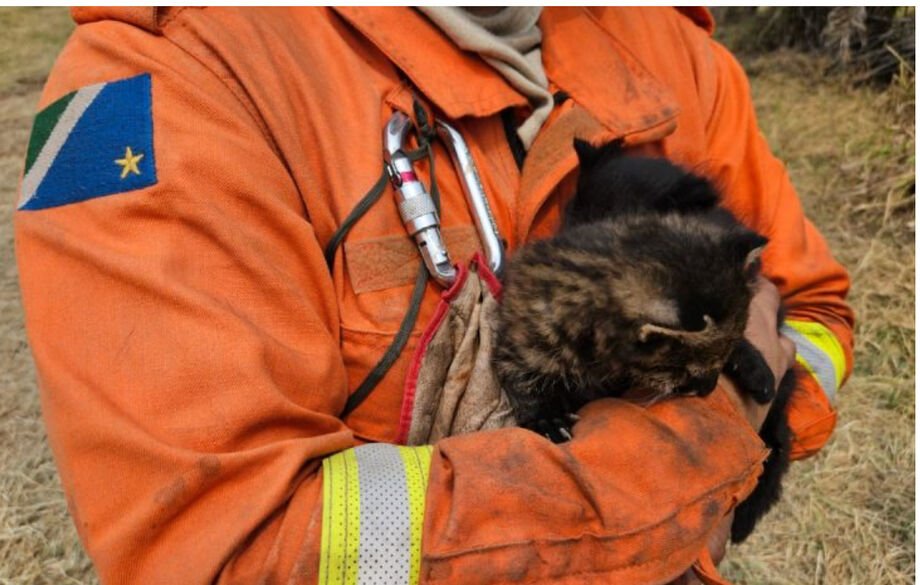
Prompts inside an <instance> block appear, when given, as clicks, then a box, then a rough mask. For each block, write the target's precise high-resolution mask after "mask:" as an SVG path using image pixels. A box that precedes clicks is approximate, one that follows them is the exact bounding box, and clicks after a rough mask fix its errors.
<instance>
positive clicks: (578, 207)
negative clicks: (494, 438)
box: [495, 141, 794, 542]
mask: <svg viewBox="0 0 920 585" xmlns="http://www.w3.org/2000/svg"><path fill="white" fill-rule="evenodd" d="M575 147H576V150H577V151H578V154H579V158H580V161H581V174H580V176H579V184H578V190H577V194H576V197H575V198H574V199H573V202H572V203H571V204H570V206H569V208H568V210H567V213H566V219H565V224H564V226H563V229H562V231H561V232H560V234H559V235H557V236H556V237H554V238H552V239H550V240H544V241H542V242H536V243H534V244H531V245H530V246H527V247H525V248H524V249H522V250H521V251H520V252H519V253H518V254H517V255H516V256H515V258H513V259H512V262H511V265H510V266H509V269H508V277H507V280H506V283H505V291H504V294H503V301H502V310H501V317H500V323H499V328H498V332H497V335H498V338H499V341H498V343H496V355H495V365H496V371H497V373H498V376H499V379H500V381H501V383H502V386H503V387H504V388H505V389H506V391H507V392H508V394H509V397H510V399H511V402H512V406H513V407H514V409H515V414H516V416H517V418H518V422H519V424H521V426H524V427H526V428H531V429H533V430H537V431H538V432H543V433H547V434H549V435H550V436H551V437H552V438H554V439H556V440H561V439H562V438H563V436H564V434H567V433H566V430H565V429H562V430H561V431H558V432H557V431H556V430H555V429H556V428H557V427H559V426H563V427H564V426H565V423H564V422H563V423H562V424H561V425H560V420H564V419H565V415H566V414H567V413H572V412H574V411H575V410H577V409H578V408H580V407H581V406H582V405H584V404H585V403H587V402H589V401H591V400H594V399H596V398H600V397H603V396H617V395H618V394H620V393H622V392H624V391H625V390H627V389H630V388H644V389H647V390H651V391H652V392H654V393H655V395H657V396H659V397H663V396H667V395H669V394H672V393H685V394H698V395H703V394H707V393H708V392H710V391H712V389H713V388H714V386H715V383H716V378H717V376H718V374H719V373H720V372H721V371H722V369H723V367H724V366H725V365H726V364H727V363H728V364H729V368H728V370H729V371H730V372H732V373H733V375H734V376H735V377H736V378H737V379H738V381H739V384H740V385H741V387H742V388H744V389H746V390H748V391H749V392H750V393H751V394H752V396H754V397H755V398H757V399H758V400H760V401H761V402H767V401H769V400H770V399H771V398H773V388H774V379H773V376H772V373H771V372H770V369H769V367H767V365H766V363H765V362H764V360H763V358H762V357H761V356H760V354H759V352H757V350H756V349H755V348H754V347H753V346H751V345H750V344H747V343H746V342H743V333H744V327H745V324H746V322H747V315H748V305H749V304H750V300H751V296H752V289H751V286H752V284H753V281H754V279H755V278H756V276H757V274H758V272H759V252H760V249H761V248H762V247H763V246H764V244H766V239H765V238H763V237H762V236H760V235H758V234H756V233H754V232H752V231H750V230H748V229H746V228H745V227H744V226H742V225H741V224H740V223H739V222H738V221H737V220H736V219H735V218H734V216H732V215H731V214H730V213H729V212H728V211H726V210H724V209H722V208H720V207H718V201H719V195H718V193H717V192H716V190H715V189H714V188H713V186H712V185H711V184H710V183H709V182H708V181H707V180H705V179H703V178H701V177H698V176H696V175H693V174H691V173H688V172H686V171H684V170H683V169H681V168H680V167H677V166H675V165H673V164H671V163H669V162H668V161H666V160H663V159H650V158H624V157H620V156H619V155H620V151H619V150H620V149H619V146H617V145H616V144H612V145H608V146H606V147H603V148H600V149H598V148H594V147H592V146H590V145H588V144H587V143H583V142H579V141H576V144H575ZM784 382H785V380H784ZM783 386H784V387H785V386H788V387H789V388H788V389H787V390H786V391H785V395H784V396H783V397H782V400H779V399H778V400H777V402H781V401H782V402H783V405H782V406H781V407H777V405H776V403H775V404H774V408H773V411H771V415H770V416H771V417H772V419H771V418H768V421H767V424H765V425H764V431H762V433H761V434H762V436H764V435H766V436H764V440H765V441H766V442H767V443H768V444H769V445H770V446H771V447H773V448H774V454H772V455H771V459H774V461H773V463H772V465H771V461H770V460H768V461H767V467H768V469H766V470H765V473H764V479H763V480H761V482H760V483H759V484H758V487H757V489H756V490H755V492H754V494H752V496H751V497H750V498H749V499H748V500H747V501H746V502H745V503H743V504H742V505H741V506H739V508H738V511H737V512H736V521H735V524H734V525H733V530H732V534H733V540H735V541H736V542H738V541H740V540H743V538H745V537H746V536H747V534H749V533H750V531H751V530H752V529H753V526H754V524H755V523H756V521H757V520H758V519H759V517H760V516H762V515H763V513H765V512H766V509H768V508H769V507H770V506H771V505H772V504H773V502H775V501H776V499H778V497H779V482H780V479H781V477H782V474H783V473H784V472H785V468H786V466H787V465H788V450H789V447H788V444H789V437H788V435H789V431H788V426H786V418H785V414H784V408H785V402H786V401H787V400H788V394H789V392H790V391H791V387H792V386H794V383H790V384H788V385H787V384H785V383H784V384H783ZM768 425H769V426H770V428H768ZM558 433H563V434H562V435H560V434H558Z"/></svg>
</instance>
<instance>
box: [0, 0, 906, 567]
mask: <svg viewBox="0 0 920 585" xmlns="http://www.w3.org/2000/svg"><path fill="white" fill-rule="evenodd" d="M70 28H71V24H70V23H69V20H68V16H67V13H66V11H65V10H63V9H59V8H45V9H6V8H4V9H0V30H2V31H3V34H2V35H0V396H2V400H0V585H12V584H17V585H26V584H28V585H32V584H46V583H47V584H66V583H71V584H90V583H96V580H95V578H94V576H93V573H92V569H91V566H90V564H89V562H88V560H87V559H86V557H85V555H84V554H83V553H82V551H81V549H80V545H79V543H78V541H77V540H76V535H75V531H74V530H73V527H72V525H71V522H70V519H69V517H68V515H67V510H66V506H65V504H64V498H63V495H62V493H61V489H60V486H59V484H58V480H57V475H56V472H55V468H54V463H53V461H52V459H51V455H50V452H49V450H48V447H47V444H46V440H45V437H44V433H43V430H42V424H41V420H40V410H39V402H38V398H37V392H36V389H35V381H34V371H33V368H32V364H31V358H30V356H29V351H28V347H27V344H26V336H25V333H24V331H23V326H22V316H21V307H20V302H19V296H18V289H17V284H16V267H15V263H14V261H13V236H12V230H11V227H10V224H11V216H12V213H13V208H14V201H15V190H16V183H17V177H18V175H19V172H20V168H21V165H22V160H23V157H24V153H25V146H26V141H27V139H28V133H29V127H30V124H31V120H32V116H33V115H34V108H35V104H36V101H37V99H38V95H39V91H40V88H41V85H42V80H43V79H44V76H45V75H46V74H47V71H48V69H49V68H50V66H51V63H52V62H53V59H54V56H55V54H56V52H57V51H58V49H59V48H60V46H61V44H62V43H63V41H64V39H65V38H66V36H67V34H68V32H69V30H70ZM744 61H745V65H746V67H747V68H748V70H749V72H750V74H751V78H752V79H751V81H752V85H753V92H754V96H755V100H756V103H757V107H758V111H759V114H760V120H761V125H762V127H763V131H764V133H765V135H766V136H767V138H768V139H769V141H770V143H771V144H772V145H773V147H774V149H775V151H776V152H777V154H778V155H779V156H780V157H781V158H783V159H784V160H786V161H787V163H788V166H789V170H790V172H791V174H792V177H793V180H794V181H795V183H796V185H797V186H798V189H799V192H800V193H801V196H802V199H803V201H804V204H805V207H806V209H807V211H808V213H809V215H810V216H811V217H812V218H813V221H814V222H815V223H816V224H817V225H818V226H819V227H820V228H821V229H822V230H823V232H824V233H825V235H826V236H827V238H828V240H829V241H830V243H831V246H832V248H833V249H834V250H835V251H836V253H837V255H838V257H839V258H840V259H841V260H842V261H843V262H844V263H845V264H846V265H847V267H848V268H849V269H850V271H851V273H852V275H853V290H852V293H851V300H852V303H853V305H854V307H855V308H856V311H857V315H858V319H859V326H858V332H857V339H858V344H857V353H856V370H855V373H854V375H853V377H852V378H851V380H850V381H849V383H848V385H847V386H846V388H845V389H844V390H843V391H842V392H841V393H840V402H839V407H840V423H839V426H838V429H837V432H836V434H835V436H834V438H833V440H832V441H831V443H830V444H829V445H828V447H827V448H826V449H825V450H824V451H823V452H822V453H821V454H820V455H818V456H817V457H815V458H813V459H811V460H809V461H806V462H802V463H798V464H796V465H795V466H794V467H793V469H792V471H791V473H790V477H789V479H788V481H787V484H786V485H787V489H786V498H785V500H784V502H783V503H782V504H781V505H780V506H779V507H778V509H777V510H776V511H775V512H774V513H773V514H771V516H770V517H769V518H768V519H767V520H765V521H764V523H763V524H762V525H761V528H760V529H759V530H758V532H757V533H756V535H755V536H754V537H753V538H752V539H751V540H750V541H749V542H748V543H746V544H745V545H744V546H742V547H739V548H733V549H731V550H730V552H729V557H728V560H727V561H726V565H725V571H726V573H727V575H728V576H730V577H732V578H734V579H735V581H736V582H737V583H744V584H747V585H761V584H767V585H770V584H776V585H779V584H796V585H799V584H829V585H837V584H877V585H882V584H902V583H903V584H906V583H913V582H914V563H915V559H914V528H915V525H914V229H915V226H914V197H913V181H914V174H913V169H914V125H913V119H914V87H913V81H912V80H911V81H910V83H905V84H903V85H898V84H895V85H893V86H892V87H890V88H888V89H887V90H886V91H878V90H874V89H868V88H860V89H852V88H849V87H848V86H847V84H846V83H845V82H844V80H841V79H836V78H832V79H827V78H824V77H822V75H821V63H820V62H818V61H816V60H815V59H813V58H811V57H803V56H801V55H797V54H793V53H774V54H771V55H768V56H761V57H757V58H750V59H745V60H744Z"/></svg>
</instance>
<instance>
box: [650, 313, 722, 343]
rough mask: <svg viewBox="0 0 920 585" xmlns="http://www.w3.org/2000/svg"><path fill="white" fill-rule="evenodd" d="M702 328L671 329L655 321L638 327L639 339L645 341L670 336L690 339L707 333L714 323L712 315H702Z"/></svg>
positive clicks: (682, 339)
mask: <svg viewBox="0 0 920 585" xmlns="http://www.w3.org/2000/svg"><path fill="white" fill-rule="evenodd" d="M703 323H704V325H703V328H702V329H700V330H699V331H687V330H685V329H672V328H670V327H665V326H664V325H656V324H655V323H645V324H644V325H642V326H641V327H639V341H641V342H643V343H644V342H646V341H648V340H649V339H652V338H654V337H670V338H672V339H677V340H680V341H684V340H687V339H692V338H693V337H696V336H698V335H702V334H704V333H708V331H709V329H710V328H712V326H713V325H715V321H713V319H712V317H710V316H709V315H703Z"/></svg>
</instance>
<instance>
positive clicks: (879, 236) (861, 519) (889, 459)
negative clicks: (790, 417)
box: [725, 53, 915, 585]
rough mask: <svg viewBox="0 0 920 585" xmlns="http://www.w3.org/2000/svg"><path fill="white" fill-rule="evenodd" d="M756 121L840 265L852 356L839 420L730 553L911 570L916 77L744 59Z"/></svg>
mask: <svg viewBox="0 0 920 585" xmlns="http://www.w3.org/2000/svg"><path fill="white" fill-rule="evenodd" d="M745 65H746V67H747V69H748V71H749V73H750V74H751V85H752V90H753V92H754V96H755V101H756V104H757V108H758V114H759V116H760V123H761V127H762V129H763V132H764V134H765V136H766V137H767V139H768V140H769V141H770V144H771V145H772V146H773V148H774V151H775V152H776V154H777V155H778V156H779V157H780V158H782V159H783V160H785V161H787V165H788V168H789V172H790V174H791V176H792V179H793V182H794V183H795V184H796V186H797V188H798V190H799V193H800V195H801V197H802V199H803V202H804V205H805V208H806V210H807V213H808V215H809V216H810V217H811V218H812V219H813V221H814V222H815V223H816V224H817V225H818V226H819V227H820V228H821V230H822V232H823V233H824V235H825V236H826V238H827V239H828V241H829V242H830V245H831V248H832V249H833V250H834V251H835V254H836V255H837V257H838V259H839V260H841V261H842V262H843V263H844V264H845V265H846V266H847V267H848V268H849V270H850V271H851V275H852V277H853V287H852V292H851V295H850V301H851V303H852V305H853V307H854V308H855V310H856V313H857V319H858V325H857V344H856V368H855V373H854V375H853V377H852V378H851V379H850V381H849V383H848V384H847V386H846V387H845V388H844V389H843V390H842V391H841V393H840V401H839V410H840V412H839V415H840V418H839V421H840V422H839V425H838V428H837V431H836V433H835V435H834V438H833V439H832V441H831V443H830V444H829V445H828V446H827V447H826V448H825V449H824V451H823V452H822V453H821V454H819V455H818V456H817V457H815V458H813V459H811V460H809V461H805V462H801V463H798V464H796V465H794V466H793V468H792V471H791V472H790V477H789V479H788V480H787V482H786V496H785V499H784V501H783V502H782V503H781V505H780V506H779V507H778V509H777V510H776V511H775V512H774V513H772V514H771V515H770V516H769V517H768V518H767V519H766V520H765V521H764V522H763V524H762V525H761V527H760V528H759V529H758V531H757V533H755V535H754V536H753V537H752V538H751V540H750V541H749V542H747V543H745V544H744V545H743V546H742V547H739V548H736V549H733V550H732V551H731V552H730V555H729V560H728V563H727V568H726V571H725V572H726V574H727V575H730V576H732V577H733V578H734V579H735V580H736V581H737V582H739V583H746V584H749V585H755V584H756V585H759V584H793V583H795V584H802V583H815V584H818V583H828V584H838V583H840V584H843V583H859V584H864V583H873V584H882V583H884V584H889V583H891V584H894V583H913V582H914V562H915V561H914V527H915V526H914V432H913V430H914V424H913V423H914V196H913V182H914V119H913V115H914V108H913V99H914V93H913V91H914V89H913V83H912V81H911V82H910V83H905V84H904V85H903V86H901V85H895V86H893V87H891V88H890V89H889V90H888V91H886V92H884V93H879V92H877V91H872V90H869V89H865V88H863V89H849V88H848V87H847V84H846V83H845V81H844V80H842V79H830V80H825V81H824V82H816V80H815V79H814V72H815V71H816V70H820V69H819V68H818V66H817V64H816V63H815V61H814V60H813V59H810V58H804V57H801V56H799V55H796V54H793V53H774V54H771V55H769V56H763V57H759V58H752V59H747V60H745Z"/></svg>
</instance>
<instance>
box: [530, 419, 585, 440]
mask: <svg viewBox="0 0 920 585" xmlns="http://www.w3.org/2000/svg"><path fill="white" fill-rule="evenodd" d="M571 416H575V415H565V418H564V419H563V418H554V419H549V420H547V419H543V420H538V421H536V422H535V423H534V425H533V428H532V430H533V431H534V432H536V433H537V434H540V435H543V436H544V437H546V438H547V439H549V440H550V441H552V442H553V443H556V444H559V443H565V442H566V441H571V440H572V424H573V423H572V422H571V421H570V420H569V418H570V417H571Z"/></svg>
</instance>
